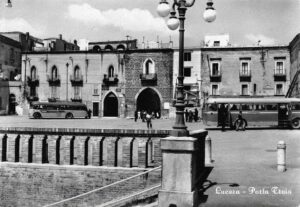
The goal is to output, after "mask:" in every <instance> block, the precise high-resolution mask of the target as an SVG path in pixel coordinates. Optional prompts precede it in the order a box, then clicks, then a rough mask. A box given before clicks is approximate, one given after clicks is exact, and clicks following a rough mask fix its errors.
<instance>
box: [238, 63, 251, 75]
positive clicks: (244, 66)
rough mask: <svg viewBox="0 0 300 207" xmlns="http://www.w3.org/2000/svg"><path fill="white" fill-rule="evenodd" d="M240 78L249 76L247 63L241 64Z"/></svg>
mask: <svg viewBox="0 0 300 207" xmlns="http://www.w3.org/2000/svg"><path fill="white" fill-rule="evenodd" d="M240 74H241V76H250V68H249V62H241V71H240Z"/></svg>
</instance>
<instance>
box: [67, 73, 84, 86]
mask: <svg viewBox="0 0 300 207" xmlns="http://www.w3.org/2000/svg"><path fill="white" fill-rule="evenodd" d="M70 81H71V84H72V86H83V75H79V76H74V75H70Z"/></svg>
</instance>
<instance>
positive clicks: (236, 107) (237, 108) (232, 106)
mask: <svg viewBox="0 0 300 207" xmlns="http://www.w3.org/2000/svg"><path fill="white" fill-rule="evenodd" d="M239 108H240V107H239V105H238V104H232V105H230V111H238V110H239Z"/></svg>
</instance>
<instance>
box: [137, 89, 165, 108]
mask: <svg viewBox="0 0 300 207" xmlns="http://www.w3.org/2000/svg"><path fill="white" fill-rule="evenodd" d="M160 105H161V103H160V98H159V96H158V94H157V93H156V92H155V91H154V90H153V89H151V88H146V89H145V90H143V91H142V92H141V93H140V94H139V96H138V98H137V101H136V108H137V110H138V111H147V112H150V113H152V112H155V113H156V112H158V113H160Z"/></svg>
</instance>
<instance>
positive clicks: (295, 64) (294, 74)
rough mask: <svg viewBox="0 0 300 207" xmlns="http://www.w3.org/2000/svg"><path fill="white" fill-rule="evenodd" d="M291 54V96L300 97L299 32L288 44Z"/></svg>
mask: <svg viewBox="0 0 300 207" xmlns="http://www.w3.org/2000/svg"><path fill="white" fill-rule="evenodd" d="M289 49H290V55H291V72H290V76H291V86H292V88H291V96H293V97H298V98H299V97H300V75H299V73H300V72H298V71H300V34H297V35H296V36H295V37H294V39H293V40H292V41H291V42H290V44H289Z"/></svg>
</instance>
